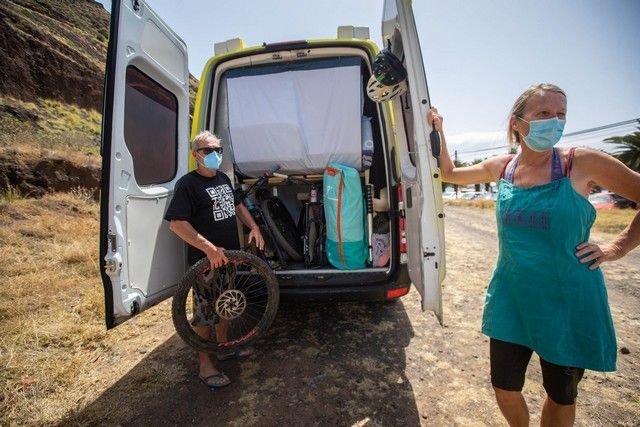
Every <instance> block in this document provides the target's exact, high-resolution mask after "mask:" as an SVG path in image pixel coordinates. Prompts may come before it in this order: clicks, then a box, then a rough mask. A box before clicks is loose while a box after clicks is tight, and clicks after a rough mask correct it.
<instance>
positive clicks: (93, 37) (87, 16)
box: [0, 0, 109, 110]
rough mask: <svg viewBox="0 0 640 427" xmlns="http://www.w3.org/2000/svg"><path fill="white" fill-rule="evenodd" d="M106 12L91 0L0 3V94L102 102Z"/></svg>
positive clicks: (89, 105) (91, 105) (26, 98)
mask: <svg viewBox="0 0 640 427" xmlns="http://www.w3.org/2000/svg"><path fill="white" fill-rule="evenodd" d="M108 37H109V13H108V12H107V11H106V10H105V9H104V8H103V7H102V5H100V4H99V3H96V2H94V1H93V0H47V1H42V0H40V1H38V0H5V1H3V2H1V3H0V49H1V50H2V52H3V54H2V56H0V94H4V95H9V96H12V97H14V98H16V99H20V100H22V101H34V100H37V99H39V98H47V99H55V100H58V101H61V102H64V103H68V104H75V105H77V106H80V107H84V108H91V109H94V110H99V109H101V107H102V83H103V73H104V60H105V55H106V51H107V39H108Z"/></svg>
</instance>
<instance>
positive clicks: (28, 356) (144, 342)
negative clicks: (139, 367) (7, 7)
mask: <svg viewBox="0 0 640 427" xmlns="http://www.w3.org/2000/svg"><path fill="white" fill-rule="evenodd" d="M98 215H99V205H98V204H97V203H96V202H95V201H94V200H93V199H92V197H91V195H90V194H87V192H86V191H83V190H81V189H77V190H74V191H72V192H71V193H58V194H50V195H47V196H45V197H43V198H42V199H28V198H22V197H19V195H15V194H14V195H9V196H3V197H2V198H0V252H1V253H2V257H0V277H2V284H1V286H0V425H44V424H55V423H59V422H61V421H62V420H64V419H65V417H68V416H70V415H71V414H73V413H74V412H76V411H78V410H81V409H82V408H83V407H85V406H86V405H87V404H89V403H91V402H92V401H93V400H95V399H96V398H97V395H99V394H100V393H101V392H103V391H104V390H105V389H107V388H108V387H109V386H110V385H111V384H112V382H113V381H116V380H117V379H118V378H120V377H121V376H123V375H124V374H125V373H126V372H127V370H128V369H130V368H131V366H133V365H135V363H136V362H137V361H139V360H140V359H142V358H143V357H144V353H146V351H147V350H151V349H152V348H154V347H155V346H157V345H159V344H160V343H162V342H164V341H166V339H168V337H170V336H171V335H173V332H174V331H173V329H172V328H170V327H167V326H168V325H170V320H169V319H170V314H169V310H170V306H169V305H168V304H166V303H163V304H160V305H159V306H158V307H154V308H152V309H150V310H148V311H147V312H145V314H144V315H141V316H138V317H137V318H135V319H132V320H131V321H129V322H127V324H125V325H122V326H120V327H118V328H117V329H115V330H113V331H109V332H107V331H106V329H105V326H104V295H103V291H102V282H101V279H100V276H99V268H100V266H99V265H98V264H99V262H98V234H99V233H98V229H99V223H98V220H99V216H98ZM160 318H162V321H158V319H160ZM144 333H147V334H148V335H149V336H142V335H143V334H144ZM132 337H138V338H136V339H135V340H131V341H132V342H131V343H130V344H129V342H128V341H130V340H128V339H129V338H132ZM124 360H126V363H122V362H123V361H124ZM171 368H174V367H171ZM174 369H175V368H174ZM144 374H145V375H147V374H149V375H152V373H148V372H147V371H146V370H145V371H144ZM167 378H169V376H167ZM139 381H140V383H137V382H136V383H135V384H134V385H133V386H134V387H136V388H140V387H141V386H142V385H141V383H145V382H146V380H145V378H140V380H139ZM156 383H157V384H156ZM158 384H159V385H158ZM162 385H163V384H162V381H155V383H154V384H151V385H149V384H146V385H145V387H146V388H145V390H148V391H149V393H154V392H155V391H156V389H155V387H159V386H162ZM164 385H166V384H164Z"/></svg>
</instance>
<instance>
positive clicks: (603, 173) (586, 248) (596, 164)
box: [574, 150, 640, 270]
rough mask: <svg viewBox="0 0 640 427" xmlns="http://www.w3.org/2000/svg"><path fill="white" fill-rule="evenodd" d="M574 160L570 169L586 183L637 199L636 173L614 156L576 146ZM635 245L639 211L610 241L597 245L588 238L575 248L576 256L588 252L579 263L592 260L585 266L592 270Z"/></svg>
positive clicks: (638, 182) (639, 235) (639, 237)
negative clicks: (587, 240)
mask: <svg viewBox="0 0 640 427" xmlns="http://www.w3.org/2000/svg"><path fill="white" fill-rule="evenodd" d="M578 153H579V154H578ZM576 160H577V162H575V168H574V169H577V171H576V172H578V173H580V174H581V175H585V176H587V177H588V178H589V182H588V184H589V186H594V185H598V186H599V187H602V188H606V189H607V190H609V191H611V192H614V193H616V194H619V195H621V196H622V197H625V198H627V199H629V200H633V201H634V202H636V203H639V202H640V174H639V173H637V172H634V171H632V170H631V169H629V168H628V167H626V166H625V165H624V164H623V163H622V162H621V161H619V160H618V159H615V158H614V157H611V156H609V155H608V154H605V153H602V152H599V151H594V150H580V151H579V152H576ZM638 245H640V211H638V212H637V213H636V215H635V217H634V218H633V220H632V221H631V223H630V224H629V225H628V226H627V227H626V228H625V229H624V230H622V232H621V233H620V234H619V235H618V236H616V238H615V239H614V240H613V241H612V242H610V243H608V244H605V245H602V246H600V247H598V246H597V245H594V244H591V243H589V242H584V243H581V244H580V245H578V247H577V248H576V249H578V251H577V252H576V256H577V257H578V258H580V257H582V256H584V255H587V254H588V255H587V256H585V257H584V258H581V259H580V262H582V263H585V262H591V261H593V260H596V261H595V262H594V263H593V264H592V265H590V266H589V268H590V269H592V270H593V269H594V268H596V267H598V266H599V265H600V264H602V263H603V262H606V261H615V260H617V259H619V258H622V257H623V256H625V255H626V254H627V253H629V252H630V251H631V250H633V249H634V248H636V247H638Z"/></svg>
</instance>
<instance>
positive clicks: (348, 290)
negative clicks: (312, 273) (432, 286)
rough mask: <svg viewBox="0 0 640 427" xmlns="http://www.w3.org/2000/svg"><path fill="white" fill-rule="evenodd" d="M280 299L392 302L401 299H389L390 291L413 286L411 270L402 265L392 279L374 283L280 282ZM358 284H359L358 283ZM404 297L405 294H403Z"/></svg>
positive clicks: (297, 300)
mask: <svg viewBox="0 0 640 427" xmlns="http://www.w3.org/2000/svg"><path fill="white" fill-rule="evenodd" d="M279 283H280V299H281V300H283V301H296V302H303V301H304V302H339V301H391V300H394V299H397V298H399V297H393V298H389V297H388V296H387V292H388V291H392V290H395V289H400V288H408V287H409V286H411V279H409V270H408V269H407V266H406V264H403V265H400V267H399V268H398V270H397V271H396V274H395V275H394V276H392V278H390V279H388V280H384V281H376V282H372V283H366V282H360V283H359V284H357V285H356V284H353V282H352V283H350V284H340V285H337V284H336V285H333V284H331V285H329V284H327V283H323V282H318V284H317V285H315V284H312V285H310V284H309V283H305V284H304V286H300V285H296V284H295V283H290V282H289V281H279ZM356 283H357V282H356ZM402 295H404V294H402Z"/></svg>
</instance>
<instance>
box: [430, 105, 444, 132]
mask: <svg viewBox="0 0 640 427" xmlns="http://www.w3.org/2000/svg"><path fill="white" fill-rule="evenodd" d="M442 121H443V118H442V116H441V115H440V114H438V109H437V108H436V107H433V106H432V107H431V108H430V109H429V111H427V124H429V125H430V126H432V127H433V128H434V129H435V130H437V131H438V132H442Z"/></svg>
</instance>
